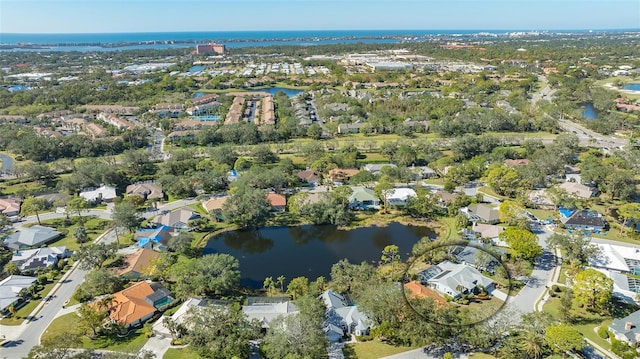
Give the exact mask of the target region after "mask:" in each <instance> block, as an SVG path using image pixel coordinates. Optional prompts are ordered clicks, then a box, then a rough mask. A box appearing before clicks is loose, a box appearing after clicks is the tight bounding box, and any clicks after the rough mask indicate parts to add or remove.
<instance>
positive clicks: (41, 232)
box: [4, 225, 62, 250]
mask: <svg viewBox="0 0 640 359" xmlns="http://www.w3.org/2000/svg"><path fill="white" fill-rule="evenodd" d="M61 236H62V233H60V232H58V231H56V230H55V229H53V228H50V227H45V226H40V225H35V226H33V227H29V228H24V229H22V230H20V231H19V232H16V233H13V234H11V235H9V236H8V237H7V238H6V239H5V241H4V243H5V245H6V246H7V247H9V248H11V249H13V250H17V249H22V248H28V247H40V246H42V245H43V244H46V243H49V242H51V241H53V240H56V239H58V238H60V237H61Z"/></svg>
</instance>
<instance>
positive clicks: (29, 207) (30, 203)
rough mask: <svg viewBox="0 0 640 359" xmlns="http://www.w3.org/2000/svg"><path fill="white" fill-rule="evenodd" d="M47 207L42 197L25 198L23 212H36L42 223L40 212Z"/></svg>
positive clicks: (27, 213)
mask: <svg viewBox="0 0 640 359" xmlns="http://www.w3.org/2000/svg"><path fill="white" fill-rule="evenodd" d="M45 207H46V206H45V202H44V200H43V199H42V198H37V197H30V198H27V199H25V201H24V202H23V203H22V213H23V215H25V214H26V215H29V214H31V213H34V214H35V215H36V218H37V219H38V224H42V223H40V215H39V212H41V211H42V210H44V209H45Z"/></svg>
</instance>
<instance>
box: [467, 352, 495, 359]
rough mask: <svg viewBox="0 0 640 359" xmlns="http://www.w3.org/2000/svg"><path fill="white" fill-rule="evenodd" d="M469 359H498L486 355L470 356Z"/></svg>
mask: <svg viewBox="0 0 640 359" xmlns="http://www.w3.org/2000/svg"><path fill="white" fill-rule="evenodd" d="M469 359H496V357H494V356H493V355H490V354H486V353H473V354H471V355H469Z"/></svg>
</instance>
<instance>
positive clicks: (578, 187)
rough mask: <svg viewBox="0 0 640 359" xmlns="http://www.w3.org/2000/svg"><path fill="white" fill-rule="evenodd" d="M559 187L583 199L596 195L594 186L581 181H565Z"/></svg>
mask: <svg viewBox="0 0 640 359" xmlns="http://www.w3.org/2000/svg"><path fill="white" fill-rule="evenodd" d="M558 187H559V188H561V189H563V190H565V191H566V192H567V193H568V194H570V195H573V196H575V197H578V198H582V199H587V198H591V197H593V196H594V195H595V190H594V189H593V188H591V187H588V186H585V185H583V184H580V183H575V182H564V183H562V184H561V185H559V186H558Z"/></svg>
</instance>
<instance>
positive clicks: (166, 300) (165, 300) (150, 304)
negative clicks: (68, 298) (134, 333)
mask: <svg viewBox="0 0 640 359" xmlns="http://www.w3.org/2000/svg"><path fill="white" fill-rule="evenodd" d="M171 296H172V294H171V292H169V291H168V290H167V289H165V288H164V287H163V286H162V285H161V284H160V283H148V282H138V283H135V284H134V285H132V286H131V287H129V288H126V289H124V290H121V291H120V292H117V293H114V294H113V301H112V302H111V308H109V319H110V320H111V321H113V322H116V323H119V324H121V325H124V326H125V328H130V327H132V326H136V325H138V324H142V323H144V322H145V321H147V320H148V319H150V318H151V317H153V315H154V314H155V313H156V312H158V311H159V310H162V309H164V308H166V307H167V305H168V304H170V303H171V302H172V301H173V298H172V297H171ZM94 303H95V304H93V305H99V304H98V302H97V301H96V302H94Z"/></svg>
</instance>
